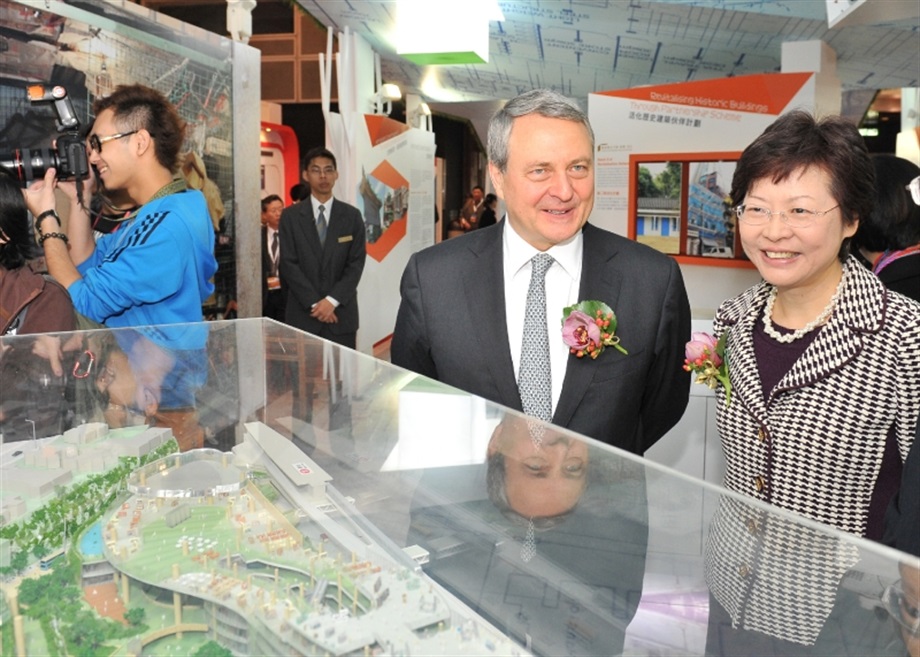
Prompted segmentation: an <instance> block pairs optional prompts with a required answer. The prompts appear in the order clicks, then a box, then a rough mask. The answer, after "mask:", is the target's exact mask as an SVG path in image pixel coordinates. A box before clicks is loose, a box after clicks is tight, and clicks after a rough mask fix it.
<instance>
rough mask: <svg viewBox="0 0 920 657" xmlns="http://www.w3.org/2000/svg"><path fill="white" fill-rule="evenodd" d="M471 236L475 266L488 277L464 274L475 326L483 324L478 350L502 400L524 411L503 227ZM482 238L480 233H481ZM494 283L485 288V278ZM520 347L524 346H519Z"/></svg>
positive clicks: (477, 270) (473, 263)
mask: <svg viewBox="0 0 920 657" xmlns="http://www.w3.org/2000/svg"><path fill="white" fill-rule="evenodd" d="M486 232H487V231H483V233H482V234H481V235H483V237H484V239H480V240H478V241H477V240H475V239H469V240H467V241H469V242H470V247H469V248H470V252H471V254H472V262H471V269H469V271H476V272H481V273H483V274H484V276H464V278H463V289H464V295H465V297H466V304H467V308H468V310H469V313H470V317H471V318H472V319H473V326H479V327H481V330H480V331H479V332H478V333H477V334H476V347H475V348H476V349H477V350H478V351H479V355H480V358H481V359H482V361H483V362H485V363H486V367H487V368H488V371H489V375H490V376H491V377H492V379H493V380H494V382H495V385H496V387H497V388H498V391H499V394H500V396H501V403H502V404H503V405H505V406H508V407H509V408H514V409H516V410H521V396H520V393H519V392H518V387H517V380H516V379H515V375H514V363H513V361H512V360H511V347H510V345H509V344H508V322H507V318H506V317H505V271H504V265H503V250H502V233H503V229H502V228H496V229H494V230H490V231H488V233H489V235H488V239H485V233H486ZM477 237H478V236H477ZM483 280H486V281H490V282H491V284H490V285H488V286H486V288H485V289H483V286H482V281H483ZM518 348H520V346H518Z"/></svg>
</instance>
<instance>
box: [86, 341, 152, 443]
mask: <svg viewBox="0 0 920 657" xmlns="http://www.w3.org/2000/svg"><path fill="white" fill-rule="evenodd" d="M96 390H97V391H98V392H99V393H100V395H101V397H102V400H103V402H104V405H103V414H104V415H105V420H106V423H107V424H108V425H109V426H110V427H113V428H119V427H129V426H136V425H139V424H147V418H148V417H149V416H152V415H153V414H154V413H156V410H157V401H156V398H155V397H154V396H153V395H152V394H151V393H150V391H148V390H146V389H144V388H143V387H139V386H138V383H137V379H136V378H135V376H134V372H133V371H132V369H131V365H130V363H129V362H128V356H127V355H126V354H125V353H124V352H123V351H120V350H113V351H111V352H110V353H109V354H108V357H107V358H106V359H105V362H104V363H103V364H102V366H101V367H100V368H99V371H98V374H97V375H96Z"/></svg>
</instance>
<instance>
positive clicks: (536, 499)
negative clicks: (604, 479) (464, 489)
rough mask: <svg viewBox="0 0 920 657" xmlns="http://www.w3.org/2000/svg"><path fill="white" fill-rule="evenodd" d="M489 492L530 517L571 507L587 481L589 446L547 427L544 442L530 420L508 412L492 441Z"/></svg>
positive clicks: (561, 511)
mask: <svg viewBox="0 0 920 657" xmlns="http://www.w3.org/2000/svg"><path fill="white" fill-rule="evenodd" d="M488 466H489V488H490V490H489V494H490V497H492V499H493V501H496V502H497V503H499V504H501V503H503V504H504V506H506V507H507V508H509V509H510V510H512V511H514V512H515V513H517V514H518V515H521V516H523V517H525V518H548V517H555V516H560V515H563V514H565V513H568V512H569V511H571V510H572V509H573V508H574V507H575V505H576V504H577V502H578V500H579V498H580V497H581V495H582V493H584V490H585V486H586V485H587V481H588V477H587V475H588V447H587V445H585V443H584V442H582V441H580V440H577V439H574V438H572V437H570V436H568V435H564V434H562V433H557V432H555V431H553V430H552V429H549V428H546V429H545V430H544V431H543V435H542V438H541V440H540V441H539V443H538V442H537V441H535V440H533V439H532V437H531V434H530V431H529V430H528V426H527V422H526V421H525V420H523V419H521V418H517V417H515V418H505V420H504V421H503V422H502V423H501V424H500V425H499V426H498V427H497V428H496V429H495V432H494V433H493V434H492V438H491V440H490V441H489V449H488Z"/></svg>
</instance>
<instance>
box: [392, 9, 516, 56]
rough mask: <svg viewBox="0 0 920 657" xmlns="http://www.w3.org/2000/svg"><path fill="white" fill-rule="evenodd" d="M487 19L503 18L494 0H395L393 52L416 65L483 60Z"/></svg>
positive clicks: (486, 42)
mask: <svg viewBox="0 0 920 657" xmlns="http://www.w3.org/2000/svg"><path fill="white" fill-rule="evenodd" d="M497 17H501V18H500V19H499V18H497ZM490 20H504V16H503V15H502V13H501V9H499V8H498V2H497V1H496V0H466V1H465V2H432V1H431V0H396V52H397V54H399V55H400V56H402V57H405V58H406V59H408V60H409V61H410V62H412V63H414V64H417V65H419V66H426V65H448V64H485V63H487V62H488V61H489V21H490Z"/></svg>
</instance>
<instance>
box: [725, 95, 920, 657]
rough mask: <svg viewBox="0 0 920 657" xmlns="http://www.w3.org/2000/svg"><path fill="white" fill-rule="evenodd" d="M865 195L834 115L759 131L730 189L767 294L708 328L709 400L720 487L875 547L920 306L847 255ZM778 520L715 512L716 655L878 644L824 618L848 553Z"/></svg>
mask: <svg viewBox="0 0 920 657" xmlns="http://www.w3.org/2000/svg"><path fill="white" fill-rule="evenodd" d="M873 185H874V172H873V166H872V163H871V161H870V158H869V155H868V152H867V151H866V147H865V145H864V143H863V140H862V138H861V137H860V135H859V133H858V132H857V130H856V127H855V126H854V125H852V124H851V123H849V122H847V121H845V120H844V119H842V118H840V117H827V118H824V119H822V120H820V121H816V120H815V119H814V118H813V117H812V116H811V115H809V114H808V113H805V112H800V111H796V112H792V113H790V114H787V115H784V116H782V117H780V118H779V119H778V120H777V121H775V122H774V123H773V124H772V125H771V126H770V127H768V128H767V129H766V131H765V132H764V133H763V134H762V135H761V136H760V137H758V138H757V139H756V140H755V141H754V142H753V143H752V144H751V145H750V146H748V148H747V149H745V151H744V153H743V154H742V155H741V158H740V160H739V161H738V165H737V168H736V170H735V174H734V178H733V180H732V191H731V198H732V199H736V200H737V201H738V202H739V205H738V206H737V207H736V208H735V212H736V215H737V217H738V229H739V236H740V239H741V243H742V245H743V247H744V251H745V253H746V254H747V256H748V257H749V258H750V259H751V261H752V262H753V263H754V265H755V266H756V267H757V269H758V271H759V272H760V274H761V276H762V277H763V282H762V283H760V284H758V285H755V286H754V287H752V288H751V289H749V290H747V291H746V292H744V293H743V294H741V295H739V296H738V297H736V298H734V299H730V300H728V301H726V302H725V303H723V304H722V306H721V307H720V308H719V310H718V312H717V314H716V318H715V322H714V329H715V334H716V335H717V336H721V335H722V334H723V333H727V334H728V335H727V342H726V351H727V354H728V362H729V377H730V380H731V396H730V400H729V399H728V398H726V395H725V391H724V390H721V391H720V393H719V397H720V402H719V403H718V404H717V409H718V410H717V417H718V426H719V433H720V436H721V439H722V449H723V452H724V454H725V458H726V475H725V482H724V483H725V487H726V488H728V489H730V490H732V491H735V492H738V493H742V494H744V495H747V496H750V497H753V498H756V499H758V500H761V501H763V502H767V503H769V504H772V505H775V506H777V507H780V508H782V509H785V510H788V511H792V512H795V513H797V514H800V515H803V516H806V517H808V518H810V519H812V520H816V521H818V522H821V523H825V524H827V525H831V526H833V527H835V528H837V529H841V530H843V531H846V532H850V533H852V534H855V535H857V536H863V537H868V538H872V539H875V540H878V539H880V538H881V534H882V528H883V521H884V513H885V508H886V506H887V504H888V502H889V500H890V499H891V497H892V495H893V493H894V492H895V491H896V490H897V487H898V485H899V481H900V472H901V466H902V462H903V460H904V458H905V457H906V455H907V452H908V450H909V449H910V446H911V443H912V441H913V437H914V434H913V429H914V427H915V426H916V423H917V418H918V414H920V304H918V303H917V302H915V301H913V300H911V299H908V298H907V297H904V296H901V295H899V294H895V293H892V292H889V291H887V290H886V289H885V287H884V285H882V283H881V282H879V280H878V279H877V278H876V277H875V276H874V275H872V274H871V273H870V272H868V271H867V270H866V269H865V268H864V267H862V266H861V265H860V264H859V263H858V262H857V261H856V260H855V259H854V258H853V257H851V256H849V255H848V251H849V241H850V238H851V237H852V236H853V234H854V233H855V232H856V228H857V226H858V223H859V218H860V217H865V216H867V215H868V213H869V212H870V211H871V209H872V203H873V194H874V186H873ZM787 517H788V516H786V515H785V514H778V515H773V514H767V513H766V512H764V511H763V510H762V509H760V507H757V506H750V505H746V504H744V503H743V502H741V501H739V500H737V499H729V498H724V499H723V500H722V503H721V505H720V509H719V511H718V513H717V516H716V518H714V520H713V524H712V527H711V531H710V537H709V545H708V552H707V581H708V583H709V586H710V591H711V592H712V595H713V598H714V600H712V603H713V604H712V607H711V614H712V615H711V618H710V637H709V641H710V647H711V648H712V652H714V653H717V654H718V653H720V652H721V651H722V650H724V649H725V646H726V645H731V643H732V641H739V642H740V643H737V644H735V645H745V646H747V647H748V649H749V648H750V646H751V645H752V643H751V642H752V641H756V640H757V638H756V636H755V635H756V634H757V633H760V634H761V635H763V636H767V635H768V636H769V637H770V638H769V639H768V640H767V641H766V643H765V644H764V645H765V646H770V647H769V649H768V650H769V651H770V652H774V651H775V653H776V654H786V653H787V652H788V653H789V654H806V653H807V652H808V650H809V649H806V648H804V646H809V645H810V646H812V648H811V650H812V652H813V653H814V654H818V653H817V652H815V651H820V652H821V654H844V653H843V652H837V650H838V649H841V650H842V649H844V648H845V647H847V646H849V648H852V645H853V642H854V641H857V642H858V641H870V642H871V641H872V640H873V639H872V638H871V637H868V636H867V635H866V631H865V629H864V628H863V629H862V630H861V632H862V635H861V636H858V637H854V636H849V637H848V636H846V634H847V632H849V631H850V630H853V631H857V630H856V627H855V625H856V624H853V623H836V624H835V627H836V629H835V630H834V631H833V632H831V631H829V629H828V626H829V625H830V624H829V623H827V622H826V621H827V619H828V617H829V616H830V615H831V613H832V610H833V609H834V605H835V596H836V595H837V587H838V584H839V582H840V579H841V578H842V576H843V574H844V573H845V572H846V570H847V569H849V568H850V567H851V566H852V565H853V564H854V563H855V562H856V561H857V560H858V552H857V550H856V548H855V547H854V546H852V545H849V544H846V543H845V542H844V543H842V542H840V541H838V540H837V539H835V538H832V537H827V536H824V535H823V533H822V532H817V531H813V530H809V529H806V528H804V527H803V526H801V525H799V524H798V523H797V522H795V521H794V519H793V518H791V517H789V520H786V518H787ZM838 605H839V601H838ZM835 613H837V612H836V611H835ZM838 620H839V618H838ZM714 623H715V625H717V626H718V628H717V630H716V631H713V628H714V625H713V624H714ZM845 625H850V627H842V626H845ZM880 631H882V630H880ZM732 633H735V634H736V636H734V638H733V637H732V636H731V635H732ZM869 634H871V632H870V633H869ZM776 638H778V639H781V640H782V641H779V642H777V641H776V640H775V639H776ZM714 641H719V642H720V646H719V647H716V646H714V644H713V642H714ZM879 641H880V642H881V640H879ZM863 645H865V644H863ZM784 646H785V647H784ZM827 650H831V651H832V652H830V653H828V652H827ZM871 652H872V649H871V647H869V648H867V649H866V650H864V651H862V652H859V653H858V654H870V653H871ZM758 654H760V653H759V652H758ZM850 654H856V653H852V652H850Z"/></svg>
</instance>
